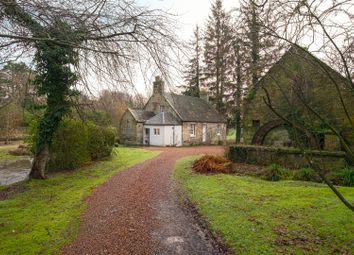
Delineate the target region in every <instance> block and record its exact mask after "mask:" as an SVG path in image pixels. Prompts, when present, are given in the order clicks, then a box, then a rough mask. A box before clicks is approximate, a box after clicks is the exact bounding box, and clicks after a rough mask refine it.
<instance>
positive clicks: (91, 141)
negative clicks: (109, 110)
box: [26, 118, 115, 171]
mask: <svg viewBox="0 0 354 255" xmlns="http://www.w3.org/2000/svg"><path fill="white" fill-rule="evenodd" d="M38 123H39V122H38V118H33V119H31V121H30V122H29V129H28V131H29V137H28V139H27V140H26V142H27V144H28V145H29V148H30V150H31V151H32V152H35V151H36V148H35V147H36V140H37V136H38V134H37V130H38V128H37V127H38ZM114 142H115V132H114V129H113V128H104V127H100V126H97V125H95V124H94V123H92V122H89V123H84V122H83V121H81V120H77V119H68V118H67V119H64V120H63V121H62V122H61V123H60V125H59V127H58V129H57V131H56V133H55V135H54V138H53V141H52V144H51V146H50V160H49V162H48V170H49V171H55V170H67V169H74V168H78V167H80V166H82V165H84V164H85V163H87V162H89V161H91V160H99V159H102V158H104V157H108V156H109V155H110V154H111V152H112V149H113V146H114Z"/></svg>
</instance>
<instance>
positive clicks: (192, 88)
mask: <svg viewBox="0 0 354 255" xmlns="http://www.w3.org/2000/svg"><path fill="white" fill-rule="evenodd" d="M200 44H201V38H200V32H199V27H198V25H197V26H196V28H195V30H194V35H193V39H192V41H191V42H190V46H191V48H192V50H193V51H192V56H191V58H190V59H189V61H188V65H187V68H186V71H185V77H184V78H185V82H186V84H187V85H185V86H182V87H183V88H184V89H185V91H184V92H183V94H184V95H187V96H194V97H199V96H200V95H199V94H200V79H201V65H200V64H201V63H200V59H201V54H202V49H201V45H200Z"/></svg>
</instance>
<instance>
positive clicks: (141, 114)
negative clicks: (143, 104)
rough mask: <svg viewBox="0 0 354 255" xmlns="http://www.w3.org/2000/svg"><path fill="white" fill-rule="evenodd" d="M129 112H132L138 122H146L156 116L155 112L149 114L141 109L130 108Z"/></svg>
mask: <svg viewBox="0 0 354 255" xmlns="http://www.w3.org/2000/svg"><path fill="white" fill-rule="evenodd" d="M128 110H129V111H130V112H131V114H132V115H133V117H134V119H135V120H136V121H137V122H145V121H147V120H148V119H150V118H151V117H153V116H154V115H155V113H154V112H149V111H145V110H141V109H131V108H128Z"/></svg>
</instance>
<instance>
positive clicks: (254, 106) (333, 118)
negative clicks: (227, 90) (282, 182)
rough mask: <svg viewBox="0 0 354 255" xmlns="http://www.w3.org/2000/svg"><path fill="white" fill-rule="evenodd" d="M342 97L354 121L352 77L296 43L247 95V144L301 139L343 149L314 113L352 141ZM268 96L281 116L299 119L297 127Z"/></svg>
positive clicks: (292, 142)
mask: <svg viewBox="0 0 354 255" xmlns="http://www.w3.org/2000/svg"><path fill="white" fill-rule="evenodd" d="M335 84H336V85H335ZM336 86H338V89H337V87H336ZM266 91H267V92H268V93H266ZM339 91H340V94H339ZM340 97H342V100H343V102H344V104H345V105H346V107H347V111H348V115H349V116H350V117H351V119H353V120H354V107H353V105H354V100H353V99H354V97H353V96H352V94H351V92H350V87H349V84H348V81H347V80H346V79H345V78H344V77H343V76H342V75H341V74H340V73H338V72H336V71H335V70H333V69H332V68H331V67H329V66H328V65H327V64H325V63H324V62H322V61H321V60H319V59H318V58H316V57H315V56H313V55H312V54H311V53H309V52H308V51H306V50H304V49H300V48H296V47H292V48H290V49H289V50H288V51H287V52H286V53H285V54H284V55H283V56H282V58H281V59H280V60H279V61H278V62H277V63H276V64H275V65H274V66H273V67H271V68H270V70H269V71H268V73H267V74H266V75H265V76H263V78H262V79H261V80H260V81H259V82H258V84H257V88H256V89H254V90H252V91H251V92H249V94H248V96H247V98H246V99H245V103H244V106H243V114H242V115H243V116H242V119H243V120H242V139H243V143H245V144H258V145H267V146H295V145H298V144H299V143H298V142H299V141H300V144H301V143H302V145H303V146H306V147H312V148H320V149H326V150H339V149H341V145H340V143H339V140H338V139H337V136H335V135H334V134H333V132H332V131H331V130H330V129H329V128H328V126H326V125H325V124H324V122H323V121H321V120H320V119H319V118H318V116H316V115H315V112H316V113H318V114H319V115H320V116H322V117H323V119H325V120H326V121H328V122H329V123H331V125H332V126H334V127H335V128H336V129H337V130H339V131H340V132H342V134H344V135H345V136H346V137H347V138H348V139H349V140H350V139H351V141H353V130H352V129H351V127H350V125H349V121H348V117H347V114H346V113H345V111H344V108H343V107H342V104H341V100H340ZM268 99H269V100H270V102H271V105H272V106H273V108H274V109H275V110H276V111H277V112H278V113H280V116H283V117H286V118H288V119H291V120H293V123H298V127H297V129H296V131H294V129H293V128H290V127H289V126H288V125H287V124H286V122H285V121H284V120H283V119H282V118H281V117H279V115H277V114H275V113H274V111H272V110H271V109H270V107H269V106H268V105H267V104H266V103H268V104H269V101H268ZM306 105H307V106H308V107H307V106H306ZM310 108H311V109H313V110H314V111H315V112H314V111H311V110H310ZM295 139H296V141H295ZM296 142H297V143H296Z"/></svg>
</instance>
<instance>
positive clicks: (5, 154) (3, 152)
mask: <svg viewBox="0 0 354 255" xmlns="http://www.w3.org/2000/svg"><path fill="white" fill-rule="evenodd" d="M15 148H16V146H0V161H3V160H12V159H18V158H19V156H13V155H10V154H9V150H12V149H15Z"/></svg>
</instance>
